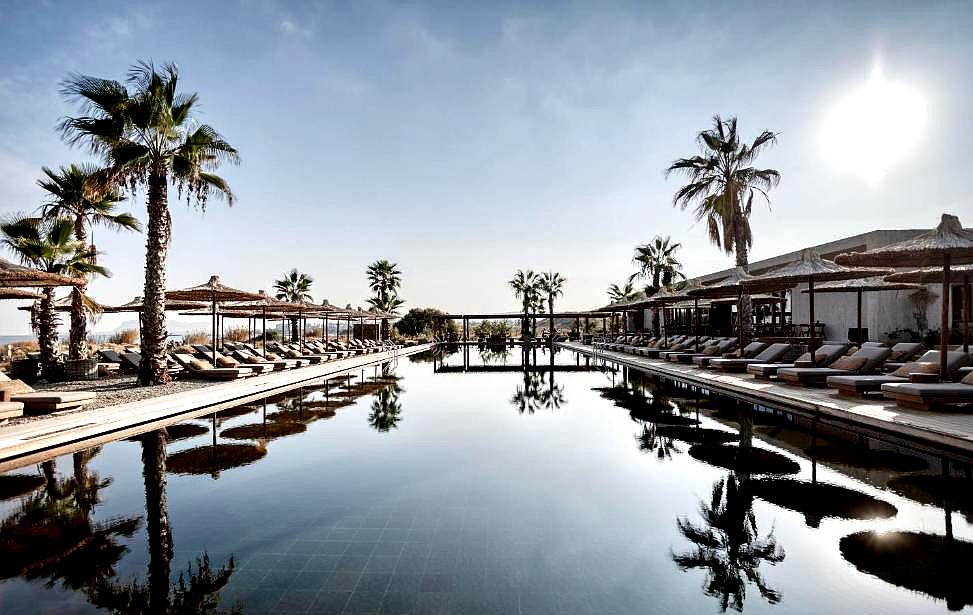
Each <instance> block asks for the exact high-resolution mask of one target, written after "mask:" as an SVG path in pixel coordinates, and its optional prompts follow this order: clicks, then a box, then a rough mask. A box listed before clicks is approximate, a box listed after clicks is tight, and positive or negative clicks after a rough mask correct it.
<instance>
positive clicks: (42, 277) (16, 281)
mask: <svg viewBox="0 0 973 615" xmlns="http://www.w3.org/2000/svg"><path fill="white" fill-rule="evenodd" d="M81 284H84V280H80V279H76V278H71V277H68V276H66V275H59V274H56V273H47V272H46V271H41V270H40V269H33V268H31V267H24V266H23V265H18V264H16V263H12V262H10V261H8V260H7V259H5V258H0V288H11V287H19V286H30V287H41V288H50V287H52V286H78V285H81Z"/></svg>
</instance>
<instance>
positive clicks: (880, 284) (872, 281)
mask: <svg viewBox="0 0 973 615" xmlns="http://www.w3.org/2000/svg"><path fill="white" fill-rule="evenodd" d="M919 288H922V287H921V286H919V285H918V284H904V283H902V282H886V281H885V280H884V279H883V278H882V277H880V276H874V277H870V278H858V279H856V280H836V281H834V282H825V283H824V284H821V285H820V286H817V287H815V288H814V289H813V290H812V289H811V288H806V289H804V290H802V291H801V292H802V293H809V294H810V293H856V294H857V295H858V304H857V310H858V329H857V330H858V333H857V336H858V339H856V340H854V341H855V342H856V343H858V344H862V343H864V342H867V341H868V340H863V339H861V331H862V294H863V293H874V292H881V291H883V290H884V291H889V290H917V289H919Z"/></svg>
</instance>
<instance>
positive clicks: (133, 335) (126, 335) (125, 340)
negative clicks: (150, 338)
mask: <svg viewBox="0 0 973 615" xmlns="http://www.w3.org/2000/svg"><path fill="white" fill-rule="evenodd" d="M138 341H139V332H138V330H137V329H122V330H121V331H116V332H114V333H112V334H111V336H110V337H109V338H108V343H109V344H123V345H132V344H137V343H138Z"/></svg>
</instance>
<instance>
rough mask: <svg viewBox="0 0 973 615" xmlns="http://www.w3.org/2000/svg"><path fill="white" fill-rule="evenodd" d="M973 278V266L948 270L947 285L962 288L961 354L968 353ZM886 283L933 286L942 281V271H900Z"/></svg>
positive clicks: (935, 268) (959, 266) (934, 268)
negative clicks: (958, 285) (971, 283)
mask: <svg viewBox="0 0 973 615" xmlns="http://www.w3.org/2000/svg"><path fill="white" fill-rule="evenodd" d="M971 277H973V265H957V266H955V267H950V268H949V284H962V286H963V352H969V351H970V307H971V298H970V278H971ZM885 279H886V280H887V282H888V283H890V284H891V283H898V284H901V283H905V282H915V283H917V284H935V283H936V282H939V281H940V280H942V279H943V270H942V269H941V268H939V267H929V268H926V269H916V270H915V271H900V272H899V273H893V274H892V275H890V276H887V277H886V278H885Z"/></svg>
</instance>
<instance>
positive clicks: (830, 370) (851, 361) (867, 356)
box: [777, 346, 892, 387]
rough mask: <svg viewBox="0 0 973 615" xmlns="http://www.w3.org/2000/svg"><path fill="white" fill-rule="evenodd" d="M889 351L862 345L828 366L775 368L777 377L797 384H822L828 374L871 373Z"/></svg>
mask: <svg viewBox="0 0 973 615" xmlns="http://www.w3.org/2000/svg"><path fill="white" fill-rule="evenodd" d="M891 353H892V351H891V349H889V348H884V347H881V346H863V347H861V348H859V349H858V350H857V351H856V352H855V353H854V354H852V355H850V356H846V357H841V358H840V359H838V360H836V361H835V362H834V363H832V364H831V365H830V366H829V367H785V368H783V369H779V370H777V377H778V378H779V379H780V380H783V381H784V382H788V383H790V384H796V385H799V386H805V387H806V386H823V385H824V384H825V382H826V381H827V379H828V377H829V376H849V375H853V374H869V373H872V372H874V371H876V370H877V369H878V368H879V366H880V365H881V364H882V362H883V361H885V359H886V358H887V357H888V356H889V355H890V354H891Z"/></svg>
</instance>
